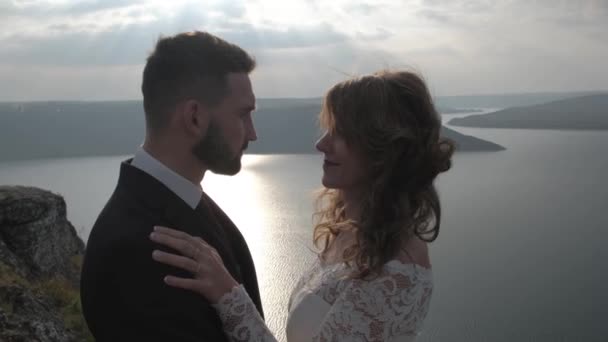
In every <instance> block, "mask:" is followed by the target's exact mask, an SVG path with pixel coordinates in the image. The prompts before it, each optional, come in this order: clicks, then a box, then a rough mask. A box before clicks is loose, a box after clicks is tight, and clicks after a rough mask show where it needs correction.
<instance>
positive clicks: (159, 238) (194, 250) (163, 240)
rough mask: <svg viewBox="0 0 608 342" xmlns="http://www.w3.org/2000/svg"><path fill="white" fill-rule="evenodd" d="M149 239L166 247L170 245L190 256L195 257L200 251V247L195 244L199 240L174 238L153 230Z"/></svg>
mask: <svg viewBox="0 0 608 342" xmlns="http://www.w3.org/2000/svg"><path fill="white" fill-rule="evenodd" d="M150 239H151V240H152V241H154V242H157V243H160V244H162V245H165V246H167V247H171V248H173V249H175V250H176V251H178V252H180V253H181V254H183V255H185V256H189V257H191V258H196V257H197V256H198V254H199V252H200V251H199V249H200V248H199V247H197V246H196V245H197V244H199V242H197V241H196V240H194V239H183V238H176V237H174V236H171V235H168V234H165V233H162V232H153V233H152V234H150Z"/></svg>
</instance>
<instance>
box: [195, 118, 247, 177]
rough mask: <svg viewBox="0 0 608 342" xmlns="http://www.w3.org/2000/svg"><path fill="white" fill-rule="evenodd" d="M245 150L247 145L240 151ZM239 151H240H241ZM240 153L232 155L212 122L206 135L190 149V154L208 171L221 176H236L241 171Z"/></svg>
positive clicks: (218, 129)
mask: <svg viewBox="0 0 608 342" xmlns="http://www.w3.org/2000/svg"><path fill="white" fill-rule="evenodd" d="M246 148H247V143H245V144H244V145H243V148H242V150H245V149H246ZM242 150H241V151H242ZM241 151H237V152H236V153H235V155H233V154H232V153H233V152H232V151H231V150H230V146H229V145H228V143H227V142H226V139H224V136H223V135H222V132H221V130H220V128H219V127H218V125H216V124H215V122H214V121H211V122H210V123H209V127H208V128H207V135H206V136H205V137H204V138H202V139H201V141H199V142H198V143H197V144H196V145H194V147H193V148H192V153H193V154H194V155H195V156H196V157H197V158H198V159H199V160H200V161H201V162H203V163H204V164H205V165H206V166H207V167H208V168H209V170H210V171H212V172H213V173H217V174H222V175H230V176H232V175H236V174H237V173H239V171H240V170H241Z"/></svg>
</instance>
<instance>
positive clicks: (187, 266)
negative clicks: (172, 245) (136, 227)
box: [152, 250, 200, 273]
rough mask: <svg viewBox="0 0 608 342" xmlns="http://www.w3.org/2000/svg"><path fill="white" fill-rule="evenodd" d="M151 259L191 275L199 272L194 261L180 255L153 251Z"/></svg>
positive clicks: (197, 264)
mask: <svg viewBox="0 0 608 342" xmlns="http://www.w3.org/2000/svg"><path fill="white" fill-rule="evenodd" d="M152 259H154V260H156V261H158V262H160V263H163V264H166V265H169V266H174V267H177V268H181V269H182V270H186V271H188V272H191V273H196V272H198V271H200V269H199V267H200V266H199V263H197V262H196V261H194V260H192V259H190V258H186V257H183V256H181V255H175V254H171V253H166V252H163V251H159V250H155V251H154V252H152Z"/></svg>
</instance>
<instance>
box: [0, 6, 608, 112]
mask: <svg viewBox="0 0 608 342" xmlns="http://www.w3.org/2000/svg"><path fill="white" fill-rule="evenodd" d="M192 30H205V31H209V32H211V33H214V34H216V35H218V36H220V37H222V38H224V39H226V40H228V41H230V42H232V43H236V44H238V45H240V46H241V47H243V48H245V49H246V50H247V51H249V52H250V53H251V54H252V55H253V56H254V57H255V58H256V60H257V62H258V68H257V69H256V70H255V71H254V73H253V74H252V80H253V86H254V91H255V93H256V96H257V97H313V96H322V95H323V93H324V92H325V91H326V89H328V88H329V87H330V86H331V85H332V84H334V83H336V82H339V81H341V80H343V79H345V78H348V77H351V76H354V75H361V74H365V73H370V72H374V71H376V70H379V69H385V68H391V69H408V70H414V71H417V72H419V73H421V74H422V75H423V76H424V77H425V79H426V80H427V82H428V84H429V87H430V89H431V92H432V93H433V94H434V95H438V96H440V95H444V96H445V95H467V94H500V93H522V92H560V91H589V90H608V62H607V61H608V0H401V1H390V0H386V1H359V0H243V1H239V0H234V1H233V0H223V1H216V0H204V1H202V0H199V1H192V0H171V1H168V0H150V1H140V0H82V1H78V0H0V101H29V100H124V99H141V92H140V84H141V73H142V70H143V66H144V63H145V59H146V57H147V55H148V54H149V52H150V51H151V50H152V48H153V46H154V44H155V42H156V41H157V39H158V38H159V37H160V36H163V35H164V36H166V35H172V34H175V33H178V32H184V31H192Z"/></svg>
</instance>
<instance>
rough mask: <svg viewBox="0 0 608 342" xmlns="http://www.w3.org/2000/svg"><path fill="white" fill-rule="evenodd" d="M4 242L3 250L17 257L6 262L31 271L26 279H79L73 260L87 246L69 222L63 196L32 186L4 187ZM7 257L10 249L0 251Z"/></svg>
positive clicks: (0, 233)
mask: <svg viewBox="0 0 608 342" xmlns="http://www.w3.org/2000/svg"><path fill="white" fill-rule="evenodd" d="M0 239H1V240H2V241H3V244H4V246H2V245H0V249H2V247H6V249H8V251H9V253H8V254H10V253H12V254H13V256H10V255H8V256H6V258H3V259H2V260H10V261H9V262H10V263H11V264H12V266H17V267H18V269H19V270H22V271H27V274H26V277H35V278H45V277H49V276H56V275H61V276H63V277H65V278H66V279H72V280H77V279H78V276H79V274H78V273H77V274H74V272H73V271H74V268H73V267H72V264H73V261H72V259H73V257H74V256H75V255H82V254H83V253H84V243H83V241H82V240H81V239H80V238H79V237H78V235H77V234H76V230H75V229H74V227H73V226H72V224H71V223H70V222H69V221H68V220H67V217H66V206H65V201H64V200H63V198H62V197H61V196H59V195H55V194H53V193H51V192H49V191H45V190H42V189H38V188H32V187H22V186H0ZM4 254H7V253H6V250H5V251H3V252H0V255H2V256H5V255H4ZM24 264H25V265H26V266H27V267H26V268H24V267H23V266H24Z"/></svg>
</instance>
